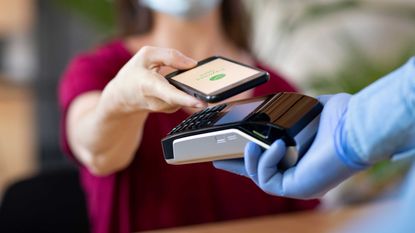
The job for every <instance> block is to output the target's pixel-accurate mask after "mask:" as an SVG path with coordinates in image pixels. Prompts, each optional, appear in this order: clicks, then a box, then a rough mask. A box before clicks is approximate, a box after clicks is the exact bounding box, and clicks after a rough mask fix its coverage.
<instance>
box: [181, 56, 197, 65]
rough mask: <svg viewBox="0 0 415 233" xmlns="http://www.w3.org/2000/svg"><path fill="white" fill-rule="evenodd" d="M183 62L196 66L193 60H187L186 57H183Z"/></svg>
mask: <svg viewBox="0 0 415 233" xmlns="http://www.w3.org/2000/svg"><path fill="white" fill-rule="evenodd" d="M184 62H185V63H186V64H187V65H193V66H194V65H197V61H195V60H193V59H191V58H188V57H185V60H184Z"/></svg>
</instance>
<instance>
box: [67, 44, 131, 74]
mask: <svg viewBox="0 0 415 233" xmlns="http://www.w3.org/2000/svg"><path fill="white" fill-rule="evenodd" d="M130 58H131V54H130V53H129V52H128V51H127V49H126V48H125V46H124V43H123V41H122V40H120V39H116V40H112V41H109V42H106V43H102V44H100V45H98V46H96V47H94V48H93V49H90V50H88V51H85V52H81V53H79V54H78V55H76V56H75V57H74V58H73V59H72V60H71V61H70V64H69V66H70V67H73V68H77V67H81V68H82V67H85V66H86V67H88V69H94V68H103V69H108V68H112V67H119V68H120V66H122V65H124V64H125V63H126V62H127V61H128V60H129V59H130Z"/></svg>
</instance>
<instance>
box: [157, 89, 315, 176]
mask: <svg viewBox="0 0 415 233" xmlns="http://www.w3.org/2000/svg"><path fill="white" fill-rule="evenodd" d="M322 108H323V107H322V105H321V104H320V103H319V102H318V100H317V99H315V98H312V97H309V96H305V95H302V94H298V93H288V92H283V93H276V94H272V95H268V96H264V97H257V98H251V99H247V100H240V101H235V102H230V103H225V104H220V105H216V106H213V107H209V108H206V109H204V110H202V111H200V112H197V113H195V114H193V115H191V116H190V117H188V118H187V119H185V120H184V121H183V122H181V123H180V124H179V125H178V126H176V127H175V128H174V129H172V131H171V132H170V133H169V134H168V135H167V136H166V137H165V138H164V139H163V140H162V147H163V153H164V158H165V160H166V161H167V163H169V164H187V163H198V162H207V161H213V160H222V159H232V158H241V157H243V154H244V148H245V145H246V143H247V142H249V141H252V142H255V143H256V144H258V145H260V146H261V147H263V148H264V149H268V148H269V147H270V145H271V144H272V143H273V142H274V141H275V140H277V139H282V140H283V141H284V142H285V144H286V145H287V153H286V156H285V157H284V158H283V160H282V162H281V163H280V165H281V166H282V167H285V168H288V167H290V166H293V165H295V164H296V163H297V161H298V160H299V158H300V157H301V155H302V154H303V153H304V151H305V150H306V149H307V148H308V146H309V144H310V143H311V142H312V140H313V139H314V136H315V134H316V130H317V127H318V123H319V116H320V112H321V110H322Z"/></svg>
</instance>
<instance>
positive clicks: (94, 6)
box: [53, 0, 115, 35]
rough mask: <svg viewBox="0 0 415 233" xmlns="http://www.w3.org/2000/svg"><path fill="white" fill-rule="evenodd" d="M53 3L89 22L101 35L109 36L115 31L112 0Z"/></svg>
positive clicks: (58, 0) (60, 0) (56, 1)
mask: <svg viewBox="0 0 415 233" xmlns="http://www.w3.org/2000/svg"><path fill="white" fill-rule="evenodd" d="M53 2H54V3H55V4H57V5H58V6H60V7H63V8H65V9H68V10H70V11H71V12H73V13H74V14H77V15H79V16H80V17H82V18H83V19H85V20H86V21H88V22H90V23H91V24H93V26H95V27H96V29H97V30H99V31H100V32H101V33H104V34H107V35H109V34H112V33H114V31H115V17H114V2H113V0H54V1H53Z"/></svg>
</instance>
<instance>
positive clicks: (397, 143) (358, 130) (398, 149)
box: [342, 58, 415, 164]
mask: <svg viewBox="0 0 415 233" xmlns="http://www.w3.org/2000/svg"><path fill="white" fill-rule="evenodd" d="M342 134H343V135H342V141H343V142H342V144H343V145H344V146H343V148H344V150H345V151H346V152H347V153H346V154H347V155H348V156H350V158H349V159H351V161H352V163H356V164H359V163H362V164H373V163H375V162H377V161H380V160H385V159H390V158H392V157H393V156H394V155H396V154H401V155H402V154H405V155H412V154H415V59H414V58H412V59H411V60H409V61H408V62H407V63H406V64H405V65H404V66H402V67H401V68H400V69H398V70H396V71H395V72H393V73H391V74H389V75H388V76H386V77H385V78H382V79H380V80H378V81H377V82H376V83H374V84H372V85H370V86H369V87H367V88H365V89H363V90H362V91H360V92H359V93H357V94H356V95H354V96H353V97H352V98H351V100H350V103H349V105H348V111H347V113H346V115H345V121H344V130H343V133H342Z"/></svg>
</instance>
